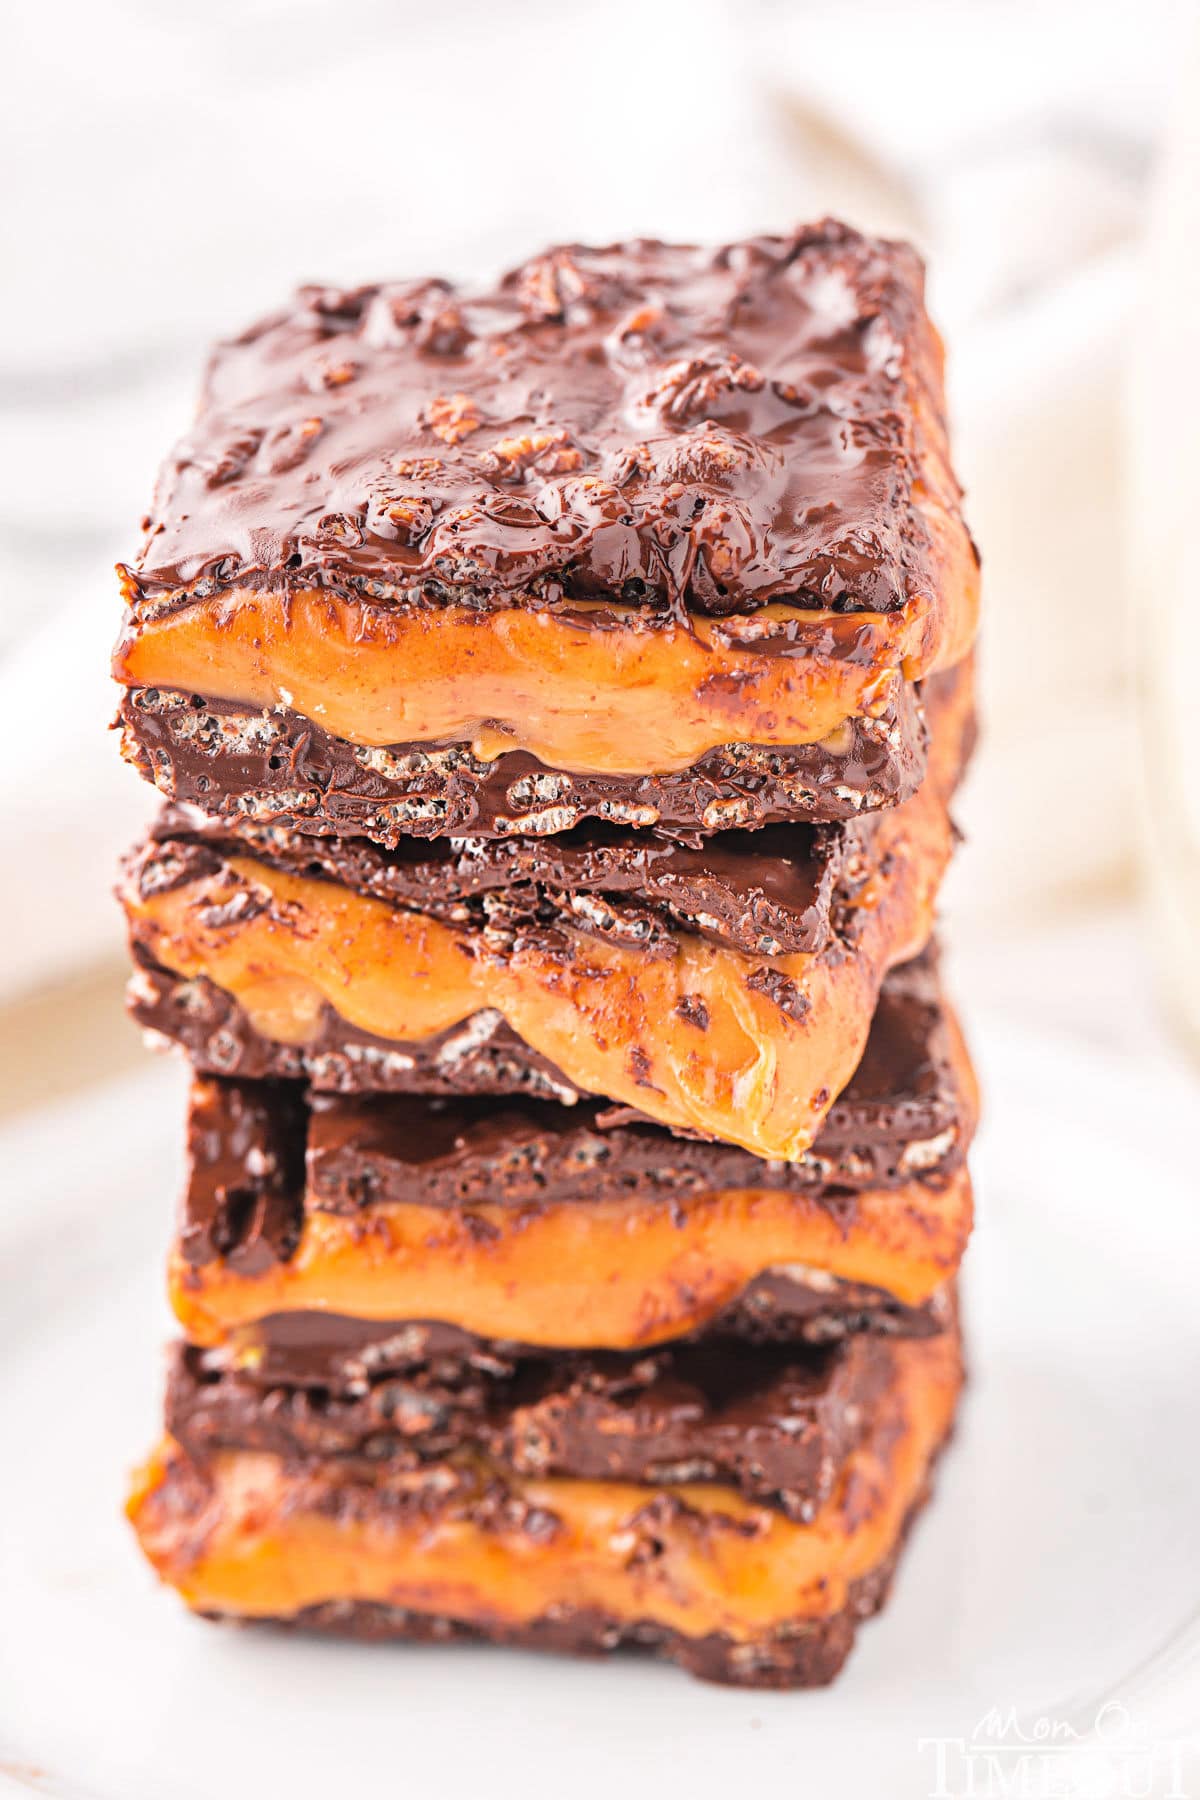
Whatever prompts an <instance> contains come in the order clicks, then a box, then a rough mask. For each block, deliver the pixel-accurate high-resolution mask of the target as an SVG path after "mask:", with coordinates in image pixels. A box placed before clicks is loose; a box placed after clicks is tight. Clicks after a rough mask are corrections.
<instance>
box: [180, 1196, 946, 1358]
mask: <svg viewBox="0 0 1200 1800" xmlns="http://www.w3.org/2000/svg"><path fill="white" fill-rule="evenodd" d="M847 1210H848V1212H849V1217H848V1218H847V1217H845V1216H842V1217H838V1216H836V1215H835V1214H833V1213H832V1212H830V1210H829V1209H828V1207H827V1206H823V1205H822V1204H821V1202H820V1200H819V1199H817V1198H816V1197H815V1196H813V1195H811V1194H804V1193H780V1192H777V1191H774V1190H771V1189H736V1188H735V1189H728V1190H725V1191H723V1192H714V1193H700V1194H688V1195H676V1196H672V1197H671V1198H662V1197H660V1196H656V1195H655V1194H654V1193H653V1191H650V1192H647V1193H643V1194H629V1195H622V1196H621V1197H619V1198H615V1199H604V1200H564V1201H558V1202H552V1203H549V1204H544V1205H539V1206H537V1207H512V1206H501V1205H473V1206H470V1207H444V1206H443V1207H439V1206H419V1205H411V1204H396V1203H383V1204H377V1205H374V1206H371V1207H370V1208H368V1209H365V1210H364V1211H363V1212H360V1213H355V1214H344V1213H329V1212H310V1213H307V1214H306V1216H305V1221H304V1227H303V1231H302V1235H301V1238H300V1243H299V1246H298V1248H297V1250H296V1252H295V1254H294V1255H293V1256H291V1257H290V1258H289V1259H288V1260H287V1261H286V1262H284V1263H276V1264H274V1265H271V1266H269V1267H268V1268H266V1269H265V1270H264V1271H262V1272H261V1273H258V1274H240V1273H239V1272H238V1271H237V1270H236V1269H232V1268H230V1267H228V1266H227V1265H226V1264H224V1263H221V1262H213V1263H208V1264H206V1265H204V1266H202V1267H200V1268H196V1267H193V1266H192V1265H191V1264H189V1263H188V1262H186V1261H185V1260H184V1258H183V1257H182V1256H181V1255H180V1254H179V1253H178V1252H176V1254H175V1255H174V1256H173V1257H172V1261H171V1275H170V1283H171V1303H172V1305H173V1306H174V1309H175V1312H176V1315H177V1317H178V1319H179V1322H180V1324H181V1325H182V1326H183V1329H184V1331H185V1332H186V1334H187V1336H188V1338H189V1339H190V1340H191V1341H192V1342H193V1343H198V1344H217V1343H220V1342H222V1341H223V1340H224V1338H225V1337H226V1336H227V1335H228V1334H229V1333H230V1332H231V1331H236V1329H237V1328H238V1327H239V1326H244V1325H246V1324H248V1323H249V1322H252V1321H254V1320H256V1319H261V1318H263V1317H265V1316H266V1315H267V1314H269V1313H278V1312H285V1311H297V1310H301V1311H303V1310H306V1309H309V1308H321V1309H324V1310H327V1311H329V1312H334V1313H345V1314H348V1315H350V1316H352V1317H354V1318H364V1319H436V1320H440V1321H442V1322H444V1323H446V1324H451V1325H458V1326H461V1327H462V1328H463V1330H465V1331H471V1332H475V1333H476V1334H477V1335H478V1336H480V1337H497V1338H512V1339H516V1340H517V1341H518V1342H523V1343H527V1344H544V1345H549V1346H556V1347H558V1348H561V1349H584V1348H594V1349H612V1350H631V1349H637V1348H640V1347H642V1346H644V1345H647V1344H655V1343H661V1342H663V1341H665V1340H666V1339H668V1338H672V1337H677V1336H679V1335H681V1334H682V1333H684V1332H688V1331H694V1330H697V1329H699V1328H700V1327H701V1326H703V1325H705V1324H706V1323H707V1322H708V1321H709V1320H710V1319H712V1318H714V1317H715V1316H716V1314H717V1313H719V1312H720V1311H721V1310H722V1308H723V1307H725V1306H728V1305H729V1304H730V1303H731V1302H732V1301H734V1300H736V1299H737V1297H738V1295H739V1294H740V1293H742V1291H743V1290H744V1289H745V1288H746V1287H747V1285H748V1284H749V1283H750V1282H751V1281H753V1279H754V1278H755V1276H757V1275H761V1274H763V1273H764V1272H765V1271H766V1270H768V1269H771V1268H775V1267H780V1266H784V1265H789V1264H792V1265H796V1264H799V1265H802V1266H803V1270H804V1272H805V1273H807V1272H809V1271H815V1272H818V1273H819V1274H820V1275H822V1276H832V1277H836V1278H840V1279H842V1280H845V1281H856V1282H865V1283H867V1284H868V1285H870V1286H872V1287H878V1288H882V1289H883V1290H884V1291H885V1292H887V1293H889V1294H892V1295H894V1296H895V1298H896V1299H898V1300H900V1301H901V1302H902V1303H904V1304H905V1305H909V1306H919V1305H921V1304H922V1303H923V1302H924V1301H926V1300H928V1299H929V1297H930V1295H931V1294H932V1293H933V1292H934V1290H935V1289H936V1288H938V1287H940V1286H941V1284H942V1283H943V1282H944V1281H945V1280H946V1279H947V1278H948V1277H949V1276H950V1275H952V1274H953V1272H954V1270H955V1269H956V1268H957V1267H958V1263H959V1260H960V1258H961V1256H962V1253H963V1251H964V1249H965V1248H966V1241H967V1237H968V1235H969V1233H970V1229H971V1187H970V1182H969V1180H968V1178H967V1173H966V1170H965V1169H961V1170H959V1171H957V1172H956V1173H955V1174H954V1175H952V1176H951V1177H950V1178H949V1179H948V1181H947V1182H945V1183H944V1184H942V1185H940V1186H938V1187H931V1186H927V1185H925V1184H924V1183H922V1182H919V1181H913V1182H909V1183H908V1184H906V1185H905V1186H903V1187H900V1188H890V1189H888V1188H881V1189H872V1190H868V1191H866V1192H864V1193H862V1194H859V1195H857V1196H856V1197H855V1199H854V1201H853V1204H852V1207H849V1208H848V1209H847Z"/></svg>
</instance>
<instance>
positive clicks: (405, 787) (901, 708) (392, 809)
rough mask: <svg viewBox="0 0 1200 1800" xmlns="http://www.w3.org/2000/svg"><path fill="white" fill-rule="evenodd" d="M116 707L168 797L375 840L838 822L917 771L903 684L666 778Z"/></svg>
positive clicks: (160, 703) (132, 746)
mask: <svg viewBox="0 0 1200 1800" xmlns="http://www.w3.org/2000/svg"><path fill="white" fill-rule="evenodd" d="M946 679H947V677H946V676H944V675H941V676H938V675H935V676H933V677H932V678H931V680H932V681H933V682H935V683H936V682H939V681H945V680H946ZM118 716H119V723H120V725H121V728H122V739H121V743H122V753H123V754H124V755H125V757H126V758H127V759H128V760H129V761H130V762H132V763H133V764H134V765H135V766H136V767H137V768H138V770H139V772H140V773H141V774H142V775H143V776H145V777H146V779H147V780H149V781H153V782H154V783H155V784H156V785H157V787H158V788H159V790H160V792H161V793H163V794H164V795H166V796H167V797H168V798H169V799H172V800H178V801H183V802H186V803H189V804H192V805H196V806H202V807H205V808H206V809H207V810H208V811H210V812H213V813H215V814H217V815H218V816H219V817H221V818H224V819H227V820H228V821H230V823H234V824H236V823H239V822H241V821H243V820H253V821H257V822H258V823H260V824H269V823H276V824H280V825H284V826H288V827H291V828H292V829H294V830H298V831H304V832H308V833H310V834H312V835H318V836H331V835H332V836H342V837H346V836H363V837H369V838H373V839H374V840H375V841H376V842H378V843H382V844H387V845H389V846H394V845H397V844H400V843H402V842H403V840H404V839H405V838H406V837H438V836H458V835H466V834H470V835H472V836H475V837H507V836H511V835H512V834H513V833H525V834H537V835H539V836H545V835H546V834H548V833H552V832H558V831H564V830H570V829H571V828H572V827H573V826H576V825H579V824H581V823H583V822H584V821H585V820H588V819H596V820H601V821H604V822H607V823H611V824H617V825H631V826H636V827H638V828H640V829H642V830H651V829H653V830H656V831H658V832H661V833H664V834H667V833H671V832H681V831H682V832H696V831H700V832H712V831H718V830H726V829H732V828H735V827H736V828H743V829H745V828H751V829H753V828H757V827H761V826H766V825H771V824H774V823H777V822H780V821H784V820H794V819H813V820H832V819H851V818H854V817H856V816H857V815H858V814H859V813H866V812H873V811H875V810H876V809H877V808H879V807H882V806H893V805H896V804H898V803H899V802H900V801H901V800H906V799H907V798H908V796H909V795H910V794H913V793H915V792H916V789H917V787H918V785H919V784H920V781H921V777H922V775H923V774H924V771H925V750H926V732H925V725H924V720H923V717H922V713H921V708H920V703H919V698H918V690H917V689H916V688H914V687H912V686H904V687H900V688H898V689H897V690H896V697H895V699H894V701H893V702H892V703H891V704H889V706H888V709H887V710H886V711H885V712H884V713H883V714H882V715H881V716H880V717H879V718H873V719H865V718H856V719H852V720H850V721H848V723H847V726H846V728H845V732H844V737H845V742H844V744H843V743H841V742H839V743H838V745H837V747H836V748H834V747H833V746H832V745H830V744H828V743H824V744H803V745H793V746H787V747H785V748H771V747H769V746H765V745H757V744H726V745H723V746H721V747H720V748H718V749H715V750H710V751H709V752H708V753H707V755H705V756H702V757H700V758H699V759H698V761H696V762H695V763H693V764H692V766H691V767H690V768H687V769H682V770H679V771H677V772H675V773H673V774H666V775H596V774H578V773H574V772H571V771H567V770H559V769H550V768H547V767H546V765H545V764H544V763H541V762H539V761H538V759H537V758H536V757H534V756H531V755H529V754H528V753H527V752H526V751H523V750H514V751H509V752H508V753H507V754H505V755H501V756H499V757H497V758H496V759H495V761H494V762H480V761H479V760H478V759H477V758H476V757H475V756H474V755H472V753H471V751H470V749H469V747H468V746H467V745H465V744H442V745H433V744H396V745H392V746H391V747H390V748H388V749H385V750H378V749H366V748H362V747H360V746H358V745H354V744H350V743H347V742H346V741H345V740H344V739H342V738H336V737H332V736H331V735H330V734H329V733H328V732H327V731H324V730H323V729H322V728H321V727H320V726H319V725H316V724H313V723H312V722H311V721H309V720H307V719H304V718H302V717H301V716H300V715H299V714H297V713H293V712H288V711H286V710H279V711H272V712H247V711H246V710H245V709H244V708H239V707H235V706H231V705H228V704H224V703H221V702H217V701H212V700H206V699H205V698H204V697H203V696H201V695H193V694H180V693H173V692H171V691H170V690H167V689H160V688H134V689H132V690H130V691H129V692H127V693H125V694H124V695H123V697H122V700H121V705H120V711H119V715H118Z"/></svg>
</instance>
